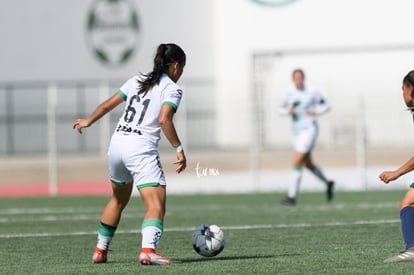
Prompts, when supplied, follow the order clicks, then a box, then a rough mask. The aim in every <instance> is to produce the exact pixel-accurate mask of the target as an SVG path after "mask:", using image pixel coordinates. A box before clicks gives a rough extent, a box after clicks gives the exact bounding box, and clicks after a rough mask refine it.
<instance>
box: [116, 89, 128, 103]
mask: <svg viewBox="0 0 414 275" xmlns="http://www.w3.org/2000/svg"><path fill="white" fill-rule="evenodd" d="M117 93H118V94H119V95H120V96H122V98H123V99H124V101H125V100H126V99H127V96H126V94H124V92H123V91H122V90H120V89H119V90H118V92H117Z"/></svg>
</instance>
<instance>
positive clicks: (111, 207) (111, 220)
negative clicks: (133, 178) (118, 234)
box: [93, 182, 132, 263]
mask: <svg viewBox="0 0 414 275" xmlns="http://www.w3.org/2000/svg"><path fill="white" fill-rule="evenodd" d="M112 191H113V192H112V197H111V199H110V200H109V202H108V203H107V205H106V206H105V208H104V210H103V212H102V217H101V222H100V224H99V227H98V241H97V245H96V249H95V253H94V255H93V262H94V263H104V262H106V260H107V256H106V255H107V252H108V249H109V244H110V242H111V240H112V238H113V236H114V234H115V231H116V228H117V226H118V224H119V220H120V219H121V214H122V211H123V210H124V208H125V206H126V205H127V204H128V202H129V198H130V197H131V192H132V182H131V183H128V184H125V185H122V186H121V185H116V184H112Z"/></svg>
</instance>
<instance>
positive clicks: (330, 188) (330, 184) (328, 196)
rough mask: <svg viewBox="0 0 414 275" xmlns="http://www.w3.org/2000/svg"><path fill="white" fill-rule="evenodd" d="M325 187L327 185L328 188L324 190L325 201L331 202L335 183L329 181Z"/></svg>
mask: <svg viewBox="0 0 414 275" xmlns="http://www.w3.org/2000/svg"><path fill="white" fill-rule="evenodd" d="M327 185H328V188H327V189H326V199H327V200H328V201H331V200H332V199H333V196H334V194H333V189H334V185H335V182H334V181H329V182H328V184H327Z"/></svg>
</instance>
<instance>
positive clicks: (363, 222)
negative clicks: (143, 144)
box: [0, 219, 400, 239]
mask: <svg viewBox="0 0 414 275" xmlns="http://www.w3.org/2000/svg"><path fill="white" fill-rule="evenodd" d="M399 222H400V220H398V219H390V220H372V221H369V220H360V221H351V222H326V223H296V224H258V225H238V226H222V227H221V228H222V229H223V230H251V229H284V228H306V227H328V226H347V225H375V224H393V223H399ZM194 229H195V228H192V227H191V228H190V227H176V228H166V229H165V230H164V231H166V232H187V231H190V232H191V231H193V230H194ZM140 232H141V230H119V231H117V232H116V234H117V235H119V234H138V233H140ZM90 235H96V231H79V232H67V233H62V232H57V233H53V232H49V233H27V234H25V233H22V234H0V239H12V238H44V237H68V236H90Z"/></svg>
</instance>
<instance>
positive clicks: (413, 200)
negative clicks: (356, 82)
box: [379, 70, 414, 263]
mask: <svg viewBox="0 0 414 275" xmlns="http://www.w3.org/2000/svg"><path fill="white" fill-rule="evenodd" d="M402 90H403V99H404V102H405V104H406V105H407V107H408V109H409V110H411V113H412V114H413V115H414V113H413V110H414V70H413V71H410V72H409V73H408V74H407V75H406V76H405V77H404V79H403V83H402ZM413 118H414V116H413ZM413 170H414V157H411V158H410V159H409V160H408V161H407V162H406V163H404V164H403V165H402V166H401V167H400V168H398V169H397V170H394V171H384V172H382V173H381V174H380V175H379V178H380V179H381V180H382V181H383V182H385V183H389V182H391V181H393V180H396V179H398V178H399V177H401V176H402V175H404V174H407V173H408V172H410V171H413ZM400 219H401V229H402V235H403V238H404V242H405V251H403V252H401V253H400V254H399V255H397V256H394V257H390V258H388V259H386V260H385V261H384V262H385V263H393V262H408V261H410V262H412V261H414V183H412V184H411V185H410V188H409V189H408V191H407V193H406V194H405V196H404V198H403V199H402V200H401V202H400Z"/></svg>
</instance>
